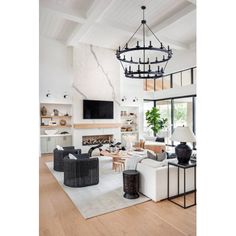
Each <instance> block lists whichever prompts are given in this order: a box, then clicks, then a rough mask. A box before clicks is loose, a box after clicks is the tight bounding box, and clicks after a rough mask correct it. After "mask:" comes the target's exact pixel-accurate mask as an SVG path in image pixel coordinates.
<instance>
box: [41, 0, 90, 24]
mask: <svg viewBox="0 0 236 236" xmlns="http://www.w3.org/2000/svg"><path fill="white" fill-rule="evenodd" d="M40 9H42V10H46V11H49V12H51V13H53V14H55V15H58V16H60V17H62V18H64V19H66V20H70V21H73V22H76V23H80V24H84V23H85V22H86V17H85V14H84V13H83V12H79V11H78V10H76V11H75V10H73V9H69V8H62V7H60V6H58V5H53V4H51V3H50V2H47V3H46V2H43V3H40Z"/></svg>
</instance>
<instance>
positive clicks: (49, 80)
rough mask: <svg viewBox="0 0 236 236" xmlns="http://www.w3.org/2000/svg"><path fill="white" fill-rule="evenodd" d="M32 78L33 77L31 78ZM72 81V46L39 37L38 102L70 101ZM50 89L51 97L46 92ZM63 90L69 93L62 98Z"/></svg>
mask: <svg viewBox="0 0 236 236" xmlns="http://www.w3.org/2000/svg"><path fill="white" fill-rule="evenodd" d="M32 79H33V78H32ZM72 81H73V67H72V48H69V47H66V46H65V45H64V44H62V43H60V42H59V41H57V40H53V39H49V38H45V37H42V36H40V38H39V89H40V91H39V96H40V102H51V103H67V102H71V84H72ZM48 90H50V92H51V94H52V95H51V98H47V97H46V94H47V92H48ZM64 92H66V93H67V94H68V95H70V96H69V97H68V98H67V99H64V98H63V95H64Z"/></svg>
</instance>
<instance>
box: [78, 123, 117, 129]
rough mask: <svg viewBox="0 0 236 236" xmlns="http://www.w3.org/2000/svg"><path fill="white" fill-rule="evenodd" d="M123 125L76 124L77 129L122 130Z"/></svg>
mask: <svg viewBox="0 0 236 236" xmlns="http://www.w3.org/2000/svg"><path fill="white" fill-rule="evenodd" d="M120 127H121V123H79V124H74V128H75V129H108V128H120Z"/></svg>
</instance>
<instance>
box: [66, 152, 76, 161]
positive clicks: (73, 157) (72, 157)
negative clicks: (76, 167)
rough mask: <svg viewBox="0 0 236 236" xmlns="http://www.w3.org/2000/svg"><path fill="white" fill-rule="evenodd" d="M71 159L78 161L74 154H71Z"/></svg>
mask: <svg viewBox="0 0 236 236" xmlns="http://www.w3.org/2000/svg"><path fill="white" fill-rule="evenodd" d="M68 156H69V159H71V160H77V158H76V156H74V155H73V154H71V153H69V155H68Z"/></svg>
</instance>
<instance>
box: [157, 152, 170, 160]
mask: <svg viewBox="0 0 236 236" xmlns="http://www.w3.org/2000/svg"><path fill="white" fill-rule="evenodd" d="M156 156H157V161H164V160H165V159H167V153H166V152H162V153H157V154H156Z"/></svg>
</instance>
